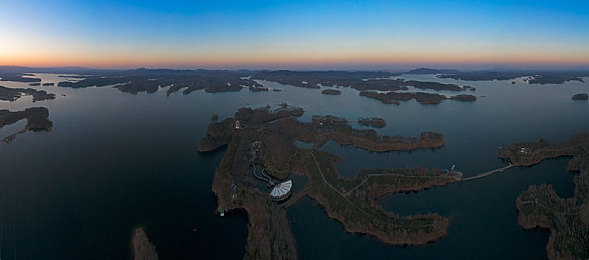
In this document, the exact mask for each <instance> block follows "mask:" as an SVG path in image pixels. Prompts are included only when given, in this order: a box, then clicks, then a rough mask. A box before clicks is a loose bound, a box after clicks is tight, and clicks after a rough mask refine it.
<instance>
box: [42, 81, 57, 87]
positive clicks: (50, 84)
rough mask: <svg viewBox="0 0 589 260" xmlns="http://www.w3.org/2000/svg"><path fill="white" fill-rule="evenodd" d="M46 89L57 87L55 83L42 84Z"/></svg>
mask: <svg viewBox="0 0 589 260" xmlns="http://www.w3.org/2000/svg"><path fill="white" fill-rule="evenodd" d="M42 85H43V86H44V87H51V86H55V83H53V82H48V83H43V84H42Z"/></svg>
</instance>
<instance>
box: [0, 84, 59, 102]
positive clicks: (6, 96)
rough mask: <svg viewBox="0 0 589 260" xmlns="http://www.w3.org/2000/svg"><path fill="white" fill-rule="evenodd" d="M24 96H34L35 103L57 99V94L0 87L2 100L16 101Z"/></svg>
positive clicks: (29, 89) (30, 89) (0, 98)
mask: <svg viewBox="0 0 589 260" xmlns="http://www.w3.org/2000/svg"><path fill="white" fill-rule="evenodd" d="M22 96H33V102H36V101H43V100H50V99H55V94H52V93H47V91H45V90H36V89H32V88H7V87H3V86H0V100H2V101H16V100H17V99H19V98H21V97H22Z"/></svg>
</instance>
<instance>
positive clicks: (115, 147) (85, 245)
mask: <svg viewBox="0 0 589 260" xmlns="http://www.w3.org/2000/svg"><path fill="white" fill-rule="evenodd" d="M39 76H41V77H42V79H43V83H45V82H54V83H57V82H58V81H60V80H63V79H62V78H59V77H57V75H52V74H39ZM402 77H403V78H406V79H416V80H436V81H439V82H445V83H458V84H460V85H470V86H473V87H476V89H477V90H476V91H475V92H472V94H475V95H477V96H478V97H479V99H478V100H477V101H476V102H473V103H467V102H457V101H444V102H442V103H441V104H439V105H421V104H419V103H417V102H415V101H409V102H401V105H399V106H395V105H385V104H382V103H381V102H379V101H377V100H372V99H368V98H365V97H360V96H358V91H356V90H353V89H348V88H342V89H341V90H342V95H341V96H329V95H321V94H320V90H317V89H301V88H295V87H289V86H283V85H280V84H277V83H272V82H263V83H264V84H265V85H267V86H268V87H271V88H281V89H283V91H282V92H273V91H270V92H260V93H253V92H250V91H247V90H244V91H241V92H237V93H215V94H209V93H204V92H202V91H199V92H194V93H192V94H189V95H182V94H181V93H174V94H172V95H171V96H169V97H166V95H165V90H163V91H162V90H160V91H159V92H157V93H154V94H144V93H143V94H138V95H132V94H127V93H121V92H119V91H118V90H116V89H113V88H110V87H102V88H86V89H67V88H59V87H42V86H39V87H34V88H37V89H46V90H47V91H49V92H52V93H56V94H57V98H56V99H55V100H49V101H42V102H35V103H33V102H32V99H31V98H30V97H25V98H21V99H19V100H18V101H16V102H0V109H10V110H13V111H14V110H22V109H24V108H28V107H32V106H43V107H47V108H48V109H49V111H50V119H51V120H52V121H53V124H54V127H53V130H52V131H51V132H49V133H31V132H28V133H26V134H22V135H19V136H18V137H17V138H16V139H15V140H14V141H13V142H11V143H10V144H3V143H0V205H1V206H0V210H1V213H0V214H1V216H0V218H1V219H2V221H0V222H1V223H2V224H1V225H0V226H1V231H0V237H1V238H0V248H1V257H2V258H3V259H14V258H16V257H18V258H20V259H130V258H131V245H130V243H131V235H132V231H133V229H134V228H135V227H137V226H142V227H144V228H145V229H146V232H147V234H148V236H149V239H150V240H151V241H152V243H154V244H155V245H156V247H157V251H158V253H159V255H160V258H162V259H195V258H205V257H207V258H212V257H221V258H228V259H239V258H241V257H243V255H244V253H245V245H246V236H247V219H246V218H245V217H244V216H243V215H242V214H240V213H237V212H232V213H230V214H229V215H228V216H226V217H223V218H221V217H219V216H218V214H217V213H216V212H215V210H216V199H215V197H214V195H213V193H212V192H211V184H212V179H213V174H214V169H215V167H216V166H217V165H218V163H219V162H220V160H221V158H222V157H223V154H224V152H225V151H224V150H220V151H217V152H214V153H207V154H201V153H198V152H197V150H196V145H197V143H198V141H199V139H200V138H201V137H203V136H204V135H205V133H206V127H207V125H208V124H209V123H210V115H211V114H212V113H216V114H218V115H219V116H220V118H221V119H223V118H226V117H230V116H232V115H233V113H234V112H235V111H236V110H237V109H238V108H239V107H243V106H252V107H260V106H266V105H276V104H279V103H282V102H288V103H289V104H291V105H294V106H299V107H302V108H304V109H305V111H306V112H305V115H304V116H303V117H302V119H301V120H304V121H309V120H310V118H311V115H313V114H333V115H336V116H344V117H347V118H349V119H357V118H359V117H365V116H377V117H382V118H384V119H385V120H386V121H387V126H386V127H384V128H382V129H377V131H378V132H379V133H381V134H388V135H404V136H416V135H418V134H419V133H420V132H422V131H428V130H431V131H436V132H440V133H443V134H444V135H445V136H446V143H445V145H444V146H443V147H441V148H438V149H434V150H417V151H412V152H389V153H373V152H367V151H365V150H362V149H356V148H353V147H349V146H341V145H339V144H337V143H335V142H329V143H327V144H326V145H324V146H323V147H321V148H320V149H321V150H324V151H329V152H332V153H335V154H338V155H340V156H341V157H342V158H343V159H344V162H343V163H341V164H340V165H339V169H340V171H341V172H342V174H343V175H345V176H347V177H353V176H354V175H355V173H356V172H357V171H358V170H360V169H362V168H365V167H372V168H375V167H415V166H424V167H430V168H431V167H433V168H446V167H449V166H451V165H452V164H455V165H456V166H457V168H458V170H460V171H462V172H464V174H465V176H472V175H475V174H477V173H479V172H483V171H487V170H490V169H494V168H499V167H501V166H504V165H505V164H506V163H505V162H504V161H502V160H500V159H498V158H497V155H496V150H497V148H498V147H499V146H500V145H502V144H506V143H512V142H518V141H534V140H537V139H539V138H548V139H566V138H568V137H569V136H570V135H572V134H574V133H578V132H583V131H589V103H588V102H583V101H580V102H579V101H572V100H571V99H570V97H571V96H572V95H573V94H576V93H580V92H585V93H586V92H589V85H588V84H586V83H580V82H572V83H567V84H563V85H527V84H525V83H523V82H521V81H518V82H517V83H516V84H511V81H492V82H463V81H456V80H452V79H437V78H435V77H434V76H433V75H403V76H402ZM0 85H3V86H7V87H29V86H28V85H26V84H24V83H16V82H0ZM443 93H445V94H451V93H448V92H443ZM63 95H65V96H63ZM481 96H486V97H481ZM23 125H24V123H22V122H19V123H18V126H13V127H12V128H10V129H6V128H5V129H2V130H1V132H0V133H2V135H3V136H4V134H5V132H12V130H14V129H16V130H18V129H20V128H21V127H22V126H23ZM358 127H359V126H358ZM3 136H2V137H3ZM567 162H568V159H566V158H563V159H555V160H548V161H545V162H543V163H541V164H539V165H536V166H534V167H530V168H521V167H518V168H512V169H509V170H507V171H505V172H503V173H498V174H495V175H493V176H490V177H487V178H483V179H478V180H473V181H469V182H463V183H454V184H450V185H447V186H445V187H438V188H432V189H429V190H426V191H421V192H419V193H412V194H394V195H389V196H385V197H383V198H381V199H380V203H381V204H382V205H383V207H384V208H385V209H387V210H390V211H393V212H396V213H398V214H401V215H410V214H415V213H427V212H435V213H439V214H440V215H443V216H448V217H449V218H450V221H451V223H450V228H449V231H448V235H447V236H446V237H444V238H443V239H441V240H440V241H437V242H435V243H432V244H428V245H426V246H417V247H415V246H412V247H393V246H388V245H386V244H383V243H381V242H379V241H378V240H377V239H375V238H372V237H368V236H363V235H358V234H350V233H347V232H345V231H344V229H343V227H342V225H341V224H340V223H339V222H337V221H335V220H332V219H330V218H328V217H327V215H326V214H325V212H324V210H323V209H322V208H320V207H318V206H317V204H316V203H315V202H314V201H313V200H312V199H309V198H305V199H303V200H302V201H300V202H299V203H297V204H295V205H294V206H293V207H291V208H290V209H289V210H288V216H289V218H290V220H291V225H292V230H293V233H294V235H295V238H296V240H297V243H298V247H299V248H298V251H299V256H300V257H301V258H303V259H325V258H330V259H332V258H347V259H366V258H368V257H372V256H374V257H385V258H393V257H396V258H409V257H412V258H429V259H444V258H446V259H448V258H474V257H476V258H479V259H480V258H489V259H491V258H499V257H502V258H511V259H512V258H535V259H537V258H545V257H546V252H545V245H546V243H547V241H548V235H549V232H548V231H546V230H535V231H529V230H524V229H522V228H521V227H520V226H519V225H518V224H517V212H516V208H515V199H516V198H517V196H518V195H519V193H520V192H521V191H523V190H524V189H526V188H527V187H528V186H529V185H534V184H540V183H544V182H546V183H550V184H552V185H553V186H554V187H555V189H556V191H557V192H558V193H559V195H561V196H564V197H569V196H571V195H572V193H573V183H572V178H573V176H574V173H570V172H568V171H566V169H565V167H566V164H567ZM300 182H304V178H303V179H301V181H300ZM296 185H297V183H296V182H295V186H296Z"/></svg>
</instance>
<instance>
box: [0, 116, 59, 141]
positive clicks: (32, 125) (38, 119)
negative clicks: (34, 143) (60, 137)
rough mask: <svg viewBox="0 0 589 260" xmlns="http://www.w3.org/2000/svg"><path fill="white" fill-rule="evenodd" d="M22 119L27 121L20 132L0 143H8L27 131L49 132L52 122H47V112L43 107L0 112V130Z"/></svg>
mask: <svg viewBox="0 0 589 260" xmlns="http://www.w3.org/2000/svg"><path fill="white" fill-rule="evenodd" d="M22 119H26V120H27V124H26V125H25V127H24V128H23V129H21V130H20V131H18V132H16V133H13V134H11V135H9V136H6V137H4V138H3V139H2V140H0V141H1V142H5V143H8V142H10V141H12V140H14V138H16V136H17V135H19V134H22V133H24V132H27V131H33V132H38V131H51V128H52V127H53V122H51V121H50V120H49V110H48V109H47V108H44V107H33V108H27V109H25V110H24V111H18V112H11V111H9V110H5V109H4V110H0V128H2V127H4V126H6V125H12V124H14V123H16V122H18V121H20V120H22Z"/></svg>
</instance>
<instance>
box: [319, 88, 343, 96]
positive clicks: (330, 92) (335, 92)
mask: <svg viewBox="0 0 589 260" xmlns="http://www.w3.org/2000/svg"><path fill="white" fill-rule="evenodd" d="M321 94H323V95H341V94H342V92H341V91H339V90H337V89H332V88H329V89H325V90H323V91H321Z"/></svg>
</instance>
